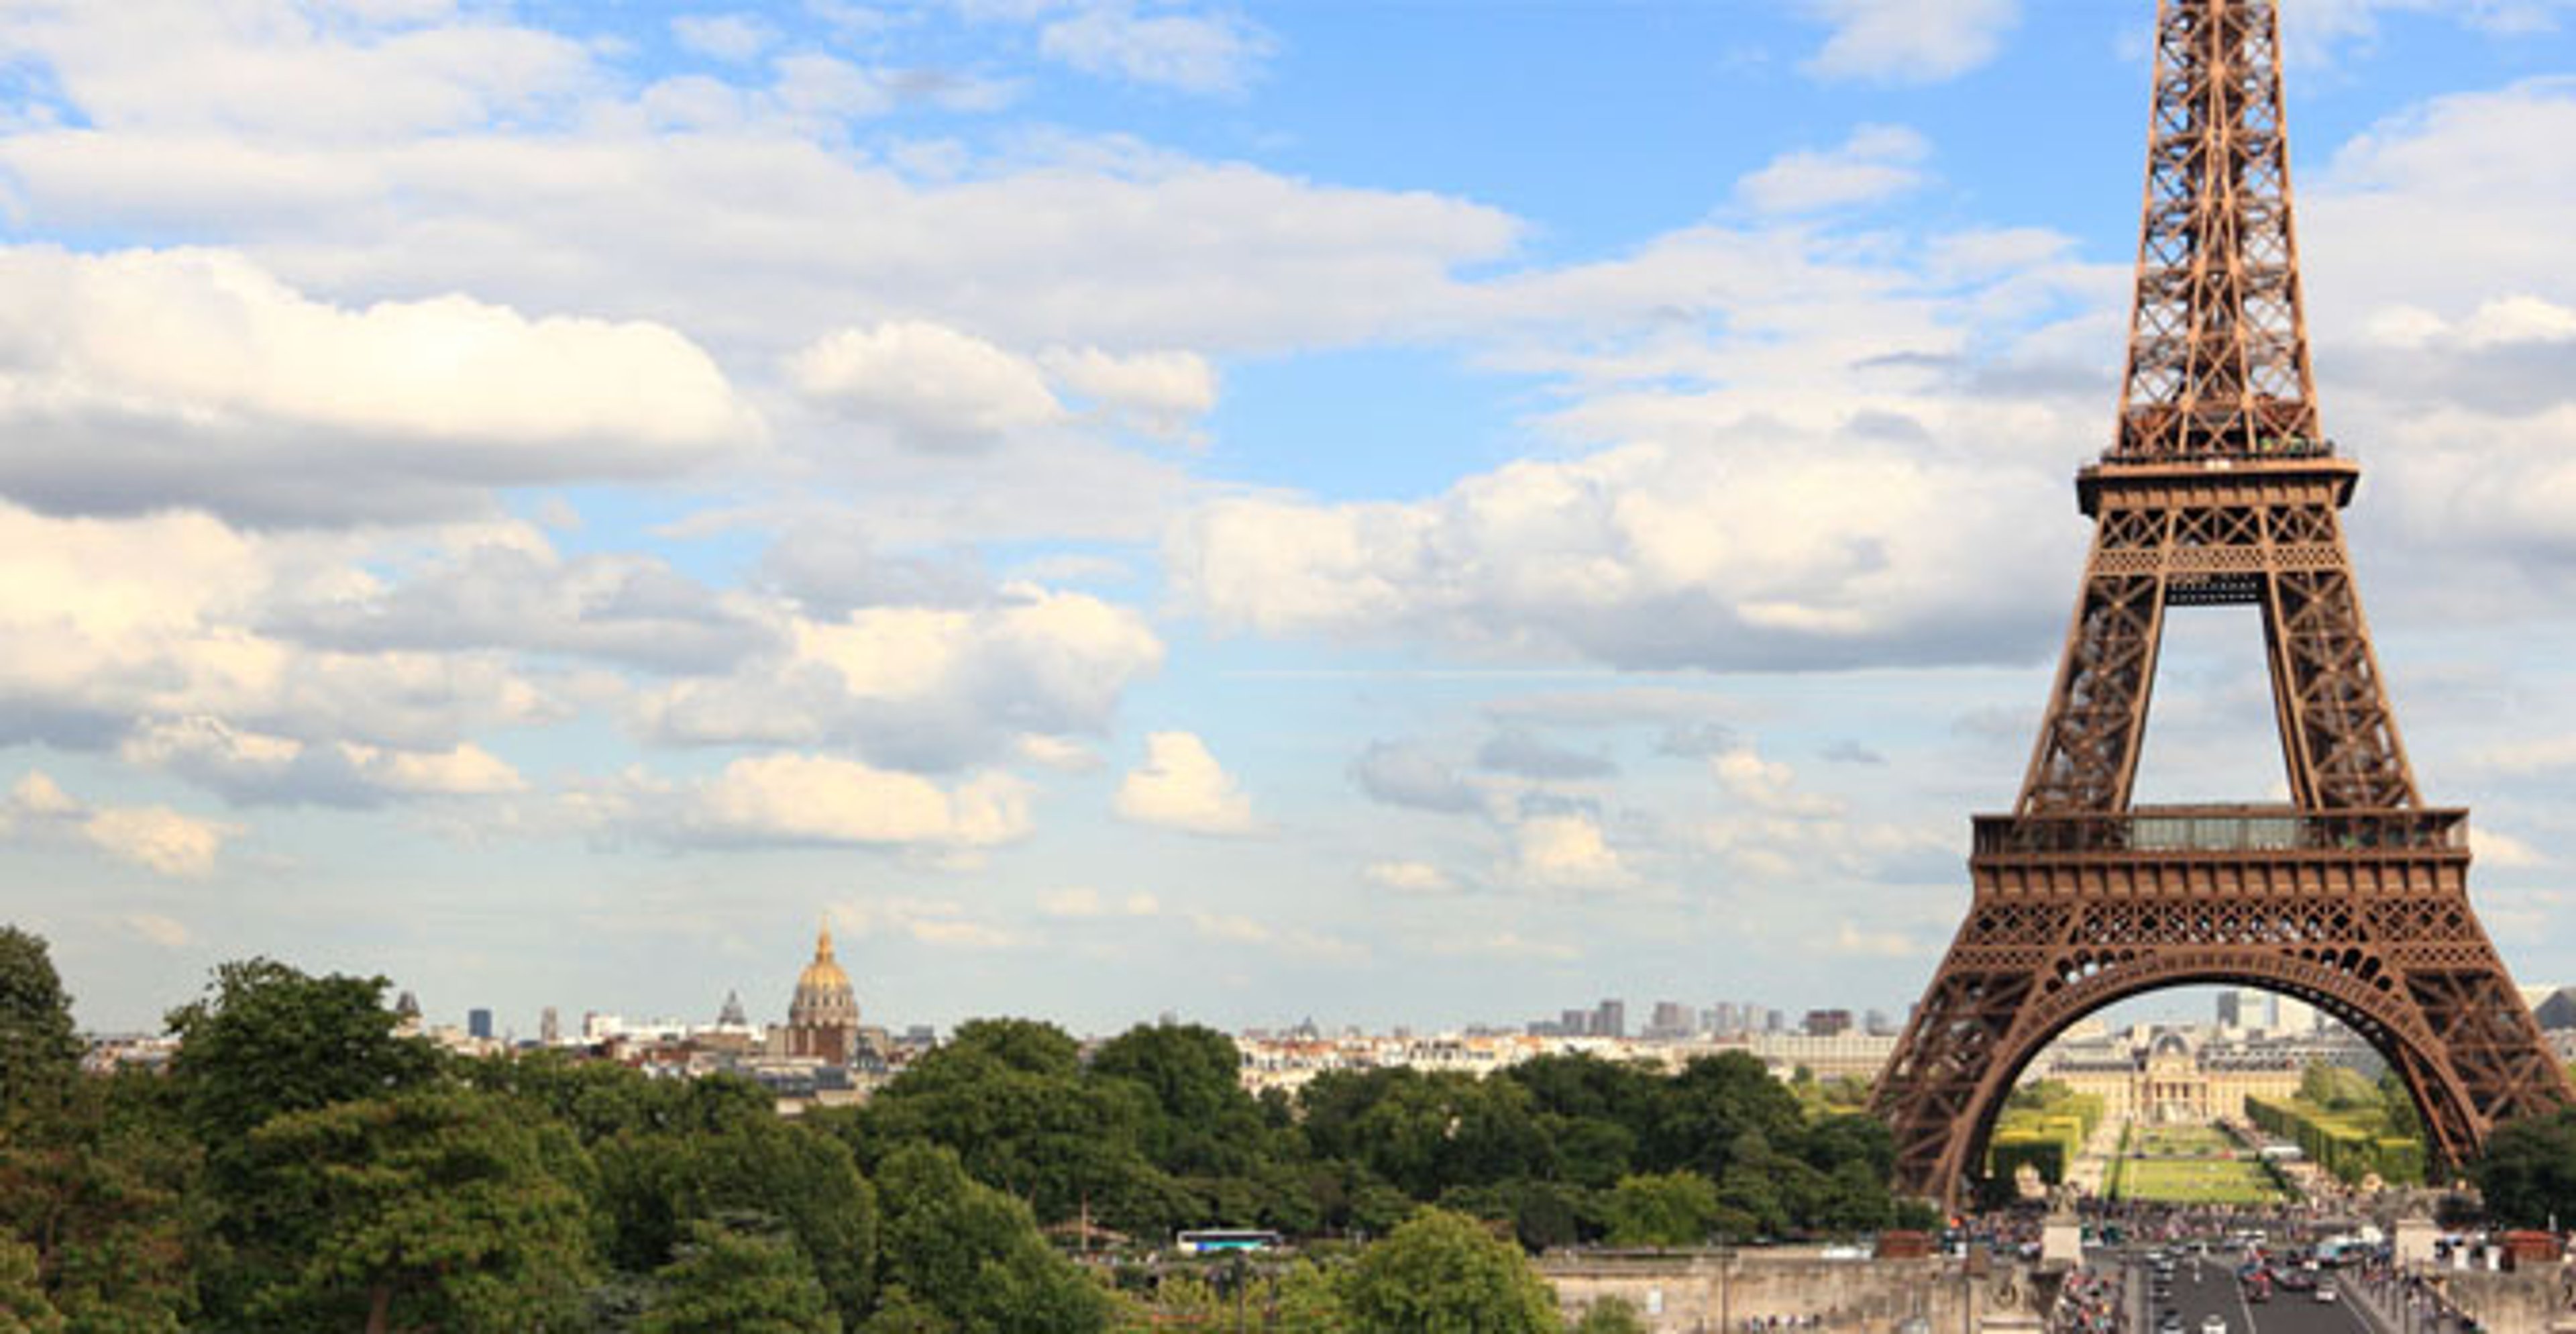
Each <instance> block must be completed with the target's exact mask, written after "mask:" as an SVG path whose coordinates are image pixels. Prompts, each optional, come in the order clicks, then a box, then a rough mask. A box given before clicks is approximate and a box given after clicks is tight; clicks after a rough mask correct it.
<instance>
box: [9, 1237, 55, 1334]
mask: <svg viewBox="0 0 2576 1334" xmlns="http://www.w3.org/2000/svg"><path fill="white" fill-rule="evenodd" d="M62 1328H63V1316H62V1312H60V1311H57V1310H55V1309H54V1304H53V1303H52V1302H49V1301H47V1300H45V1285H44V1284H43V1283H42V1282H41V1281H39V1280H38V1279H37V1277H36V1248H35V1247H33V1246H29V1245H26V1244H24V1243H22V1242H19V1241H15V1240H12V1239H11V1238H8V1237H0V1334H62Z"/></svg>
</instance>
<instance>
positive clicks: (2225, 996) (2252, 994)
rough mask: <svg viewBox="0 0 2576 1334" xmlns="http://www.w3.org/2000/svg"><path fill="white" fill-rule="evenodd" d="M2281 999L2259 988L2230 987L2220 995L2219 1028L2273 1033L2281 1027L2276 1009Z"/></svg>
mask: <svg viewBox="0 0 2576 1334" xmlns="http://www.w3.org/2000/svg"><path fill="white" fill-rule="evenodd" d="M2279 999H2280V998H2277V997H2275V996H2274V995H2273V994H2272V993H2271V992H2268V991H2264V990H2262V989H2261V988H2258V987H2230V988H2228V989H2227V990H2225V991H2222V992H2220V993H2218V1024H2219V1027H2221V1028H2242V1029H2248V1030H2260V1031H2263V1032H2267V1033H2268V1032H2272V1031H2274V1030H2276V1029H2278V1028H2279V1027H2280V1026H2281V1024H2280V1020H2279V1019H2278V1017H2277V1014H2278V1012H2277V1010H2276V1009H2275V1008H2274V1007H2275V1005H2276V1004H2277V1003H2278V1002H2279ZM2290 1003H2291V1004H2294V1005H2295V1004H2297V1002H2296V1001H2292V1002H2290Z"/></svg>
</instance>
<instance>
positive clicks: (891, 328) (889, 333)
mask: <svg viewBox="0 0 2576 1334" xmlns="http://www.w3.org/2000/svg"><path fill="white" fill-rule="evenodd" d="M791 369H792V370H793V372H794V375H795V377H796V386H797V388H799V389H802V390H803V391H805V393H807V394H808V395H811V396H812V397H814V398H816V399H818V400H821V401H824V402H827V403H829V404H831V405H832V406H833V407H834V408H836V409H837V410H839V411H840V412H841V413H843V414H844V415H846V416H849V417H851V418H853V419H855V420H858V421H862V422H868V423H875V424H882V425H884V426H886V427H889V428H891V429H892V430H894V431H896V432H898V433H900V434H901V435H903V436H904V437H906V438H908V439H912V440H916V441H920V442H923V443H928V444H933V445H962V444H975V443H979V442H981V441H984V440H988V439H990V438H992V437H994V436H998V435H1004V434H1008V433H1010V432H1012V431H1019V430H1026V429H1028V428H1030V427H1037V426H1047V425H1052V424H1054V423H1056V422H1059V421H1061V420H1063V419H1064V415H1065V413H1064V405H1062V404H1060V403H1058V402H1056V399H1055V395H1054V394H1053V393H1051V392H1050V391H1049V390H1048V389H1047V386H1046V380H1045V378H1044V377H1043V376H1041V375H1040V374H1039V373H1038V370H1037V367H1035V366H1034V365H1032V364H1030V363H1029V362H1028V361H1027V360H1026V359H1025V358H1022V357H1018V356H1014V355H1012V354H1011V353H1008V352H1005V351H1003V350H1002V349H1000V348H998V347H995V346H994V345H993V344H991V343H988V342H986V341H984V340H983V339H980V338H976V337H974V336H973V335H970V334H962V333H959V332H957V331H956V330H954V329H949V328H944V327H942V326H940V325H936V324H929V323H925V322H922V321H918V320H895V321H889V322H887V323H885V324H880V325H877V326H875V327H873V328H869V329H842V330H839V331H838V332H835V333H832V334H828V335H826V336H824V337H823V338H820V339H818V340H816V341H815V342H814V343H812V344H810V345H808V346H807V347H806V348H805V349H804V350H803V351H801V352H799V353H797V354H796V359H795V362H794V363H793V366H792V368H791Z"/></svg>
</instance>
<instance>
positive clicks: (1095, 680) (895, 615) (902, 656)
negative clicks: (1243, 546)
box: [638, 585, 1163, 769]
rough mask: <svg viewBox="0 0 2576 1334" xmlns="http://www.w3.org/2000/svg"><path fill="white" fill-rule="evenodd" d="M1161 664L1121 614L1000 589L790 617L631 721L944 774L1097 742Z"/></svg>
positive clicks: (674, 732) (680, 736)
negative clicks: (971, 601) (826, 747)
mask: <svg viewBox="0 0 2576 1334" xmlns="http://www.w3.org/2000/svg"><path fill="white" fill-rule="evenodd" d="M1162 660H1163V644H1162V641H1161V639H1160V638H1158V637H1157V636H1156V635H1155V634H1154V632H1153V630H1152V629H1151V628H1150V627H1149V626H1148V625H1147V624H1146V622H1145V619H1144V617H1143V616H1141V615H1140V614H1138V613H1137V612H1136V611H1135V610H1134V609H1132V608H1127V607H1121V606H1117V605H1115V604H1112V603H1109V602H1105V601H1103V600H1101V599H1099V598H1096V597H1092V596H1089V595H1087V594H1081V593H1060V592H1049V591H1046V590H1042V589H1038V588H1034V587H1030V586H1024V585H1021V586H1005V587H1004V588H1002V589H1000V590H997V597H996V599H995V600H994V601H993V602H991V603H988V604H986V605H981V606H976V607H967V608H943V607H925V606H917V605H915V606H873V607H860V608H855V609H853V610H851V611H850V612H848V613H847V614H845V615H843V616H841V617H839V618H838V619H833V620H814V619H808V618H805V617H801V616H799V617H790V618H787V620H786V622H785V631H784V646H783V647H782V648H781V649H780V650H779V651H778V652H775V653H770V654H764V655H762V656H760V657H758V658H755V659H753V660H752V661H750V662H748V663H746V664H745V665H743V666H742V667H740V668H738V669H736V670H735V671H733V672H730V673H727V674H725V675H721V676H704V677H692V678H688V679H684V680H680V681H675V682H673V683H672V684H670V685H669V686H667V687H664V688H662V689H660V690H658V691H653V692H648V693H647V694H646V695H645V696H643V697H642V699H641V700H640V702H639V705H638V710H639V715H640V716H639V722H640V724H641V726H642V727H643V729H644V730H645V732H646V733H647V734H648V735H649V736H651V737H653V738H655V739H657V740H660V741H663V742H668V743H677V744H701V745H717V744H738V743H765V744H783V745H818V744H832V745H845V746H850V747H854V748H856V749H858V750H860V751H861V752H863V753H865V754H867V755H869V756H871V757H873V758H874V759H876V760H877V761H878V762H880V763H887V764H894V765H898V766H901V767H907V768H915V769H954V768H957V767H960V766H963V765H968V764H972V763H978V762H982V761H985V760H990V759H992V758H994V757H996V756H999V755H1001V754H1003V753H1004V752H1006V751H1010V750H1012V749H1014V748H1015V743H1016V742H1019V741H1020V740H1021V739H1024V738H1026V737H1030V736H1037V737H1042V738H1061V737H1064V736H1067V735H1069V734H1086V733H1095V734H1096V733H1099V732H1101V731H1103V730H1104V729H1105V728H1106V727H1107V726H1108V725H1109V723H1110V720H1111V717H1112V714H1113V712H1114V711H1115V709H1116V707H1117V704H1118V701H1119V699H1120V698H1121V696H1122V695H1123V693H1124V691H1125V690H1126V688H1127V687H1128V686H1129V685H1130V684H1132V683H1134V682H1135V681H1137V680H1139V679H1141V678H1143V677H1145V676H1148V675H1150V674H1151V673H1152V672H1154V671H1155V670H1156V669H1157V668H1158V667H1159V666H1160V665H1161V664H1162Z"/></svg>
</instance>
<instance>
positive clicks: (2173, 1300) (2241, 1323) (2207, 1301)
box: [2126, 1251, 2377, 1334]
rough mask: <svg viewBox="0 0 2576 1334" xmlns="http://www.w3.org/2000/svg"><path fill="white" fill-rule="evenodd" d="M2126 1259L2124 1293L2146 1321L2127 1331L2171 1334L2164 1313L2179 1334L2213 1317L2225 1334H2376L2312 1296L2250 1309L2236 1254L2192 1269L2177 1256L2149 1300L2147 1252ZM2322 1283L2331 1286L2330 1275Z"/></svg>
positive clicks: (2354, 1315)
mask: <svg viewBox="0 0 2576 1334" xmlns="http://www.w3.org/2000/svg"><path fill="white" fill-rule="evenodd" d="M2126 1258H2127V1261H2128V1263H2129V1264H2130V1266H2131V1268H2130V1271H2129V1278H2128V1290H2129V1291H2130V1292H2131V1293H2135V1294H2139V1295H2140V1299H2141V1300H2142V1301H2143V1308H2144V1309H2143V1315H2144V1317H2145V1323H2144V1324H2143V1325H2140V1324H2135V1323H2133V1324H2132V1325H2131V1328H2132V1329H2134V1330H2143V1331H2145V1334H2155V1331H2156V1330H2157V1329H2158V1328H2159V1327H2163V1328H2165V1329H2166V1330H2168V1331H2170V1329H2171V1327H2170V1326H2165V1325H2164V1323H2163V1318H2164V1314H2165V1312H2167V1311H2172V1312H2174V1313H2175V1314H2177V1315H2179V1316H2180V1317H2181V1319H2182V1334H2200V1330H2201V1322H2202V1321H2203V1320H2205V1319H2207V1318H2208V1317H2210V1316H2213V1315H2214V1316H2217V1317H2219V1318H2220V1319H2221V1320H2224V1321H2226V1322H2227V1334H2377V1331H2376V1330H2374V1329H2373V1328H2372V1327H2371V1326H2370V1324H2369V1323H2368V1322H2366V1321H2364V1320H2363V1319H2362V1317H2361V1313H2360V1312H2359V1311H2356V1310H2354V1309H2353V1308H2352V1306H2351V1305H2350V1304H2349V1303H2348V1302H2343V1301H2335V1302H2320V1301H2318V1300H2316V1295H2315V1294H2314V1293H2311V1292H2275V1293H2273V1295H2272V1300H2270V1301H2268V1302H2255V1303H2248V1302H2247V1301H2246V1300H2245V1294H2244V1291H2243V1289H2242V1287H2241V1286H2240V1285H2239V1284H2238V1283H2237V1281H2236V1265H2237V1263H2238V1261H2239V1260H2240V1259H2241V1258H2242V1256H2241V1254H2240V1253H2238V1252H2234V1251H2224V1252H2216V1253H2213V1254H2211V1255H2209V1256H2207V1257H2204V1258H2202V1259H2200V1260H2199V1261H2197V1262H2196V1263H2195V1261H2194V1260H2193V1259H2192V1257H2190V1256H2189V1255H2177V1257H2176V1259H2175V1263H2174V1272H2173V1282H2172V1286H2171V1288H2170V1289H2169V1290H2168V1291H2167V1293H2166V1295H2164V1296H2162V1297H2158V1296H2154V1295H2153V1293H2154V1291H2155V1288H2154V1271H2153V1270H2152V1269H2150V1268H2149V1267H2148V1265H2147V1262H2146V1259H2145V1252H2143V1251H2133V1252H2130V1253H2129V1254H2128V1256H2127V1257H2126ZM2322 1277H2323V1278H2324V1279H2325V1280H2326V1281H2327V1283H2328V1284H2329V1285H2331V1284H2332V1283H2333V1279H2334V1275H2333V1273H2332V1272H2331V1271H2329V1272H2328V1273H2326V1274H2324V1275H2323V1276H2322ZM2131 1309H2132V1311H2133V1312H2137V1311H2138V1310H2139V1308H2138V1307H2135V1306H2133V1307H2132V1308H2131ZM2134 1318H2135V1317H2134V1315H2133V1320H2134Z"/></svg>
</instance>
